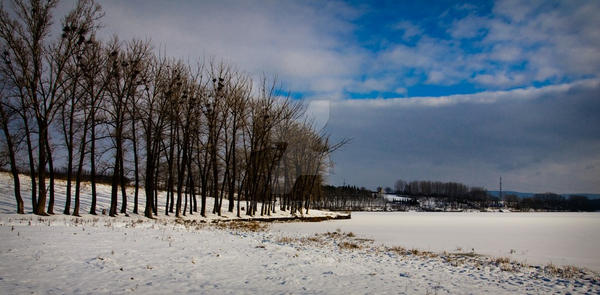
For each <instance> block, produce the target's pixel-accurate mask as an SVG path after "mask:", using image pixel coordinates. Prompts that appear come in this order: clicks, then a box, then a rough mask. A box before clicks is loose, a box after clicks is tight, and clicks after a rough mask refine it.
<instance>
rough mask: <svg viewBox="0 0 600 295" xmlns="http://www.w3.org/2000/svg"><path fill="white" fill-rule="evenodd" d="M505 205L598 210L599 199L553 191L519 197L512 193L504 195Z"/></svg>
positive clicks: (519, 207)
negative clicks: (559, 193)
mask: <svg viewBox="0 0 600 295" xmlns="http://www.w3.org/2000/svg"><path fill="white" fill-rule="evenodd" d="M503 199H504V202H505V205H506V206H507V207H510V208H514V209H517V210H523V211H527V210H530V209H533V210H545V211H600V199H596V200H590V199H589V198H588V197H586V196H579V195H570V196H569V197H564V196H561V195H558V194H555V193H543V194H535V195H533V197H528V198H519V197H518V196H516V195H514V194H509V195H506V196H504V198H503Z"/></svg>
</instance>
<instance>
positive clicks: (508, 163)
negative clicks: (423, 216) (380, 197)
mask: <svg viewBox="0 0 600 295" xmlns="http://www.w3.org/2000/svg"><path fill="white" fill-rule="evenodd" d="M100 3H101V4H102V6H103V8H104V10H105V11H106V17H105V18H104V21H103V22H104V24H105V28H104V30H103V33H102V34H103V36H104V37H106V38H108V37H109V36H110V35H112V34H118V35H119V36H120V37H121V38H122V39H129V38H142V39H145V38H148V39H151V40H152V43H153V45H154V47H155V49H156V50H157V51H163V52H164V51H166V52H167V54H168V55H170V56H175V57H179V58H182V59H184V60H187V61H190V62H195V61H197V60H199V59H202V58H215V59H217V60H223V61H225V62H227V63H230V64H231V65H233V66H235V67H237V68H239V69H240V70H243V71H246V72H248V73H249V74H251V75H254V76H256V77H258V76H260V75H263V74H267V75H272V76H276V77H277V79H278V80H279V81H280V82H281V84H282V85H283V87H284V88H285V89H286V90H287V91H289V92H290V93H291V95H292V97H294V98H296V99H305V100H306V101H307V104H309V105H310V107H309V110H310V112H311V113H312V114H313V115H314V116H315V118H316V120H317V121H318V122H322V123H325V122H328V124H327V131H328V132H329V133H331V134H332V136H334V137H351V138H352V139H353V141H352V143H351V144H350V145H348V146H347V147H345V148H344V149H343V150H341V151H339V152H338V153H336V154H335V155H334V156H333V159H334V161H335V163H336V164H335V167H334V168H333V169H332V170H331V175H330V177H329V181H330V182H332V183H334V184H341V183H343V182H344V181H345V182H347V183H352V184H356V185H364V186H366V187H372V188H373V187H376V186H380V185H381V186H392V185H393V182H394V181H395V180H396V179H398V178H403V179H405V180H412V179H431V180H442V181H460V182H464V183H467V184H469V185H480V186H486V187H488V188H489V189H496V186H497V183H498V178H499V177H500V176H503V179H505V188H506V189H510V190H521V191H534V192H535V191H555V192H559V193H569V192H590V193H592V192H596V193H597V192H600V129H599V128H600V127H597V126H600V102H599V100H600V77H598V75H599V73H600V53H599V52H600V50H599V49H600V30H599V29H598V28H600V18H599V17H598V15H600V1H586V0H572V1H518V0H500V1H476V2H464V1H266V0H264V1H263V0H256V1H237V0H224V1H170V2H166V1H158V0H157V1H142V0H130V1H116V0H106V1H101V2H100ZM72 5H73V4H72V2H69V1H67V2H63V4H61V8H60V9H62V10H66V9H67V8H68V7H71V6H72ZM348 119H351V121H348Z"/></svg>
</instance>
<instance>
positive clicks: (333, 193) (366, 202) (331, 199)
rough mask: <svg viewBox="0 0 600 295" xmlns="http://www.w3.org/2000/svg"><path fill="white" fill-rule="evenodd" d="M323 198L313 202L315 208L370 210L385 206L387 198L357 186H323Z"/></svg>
mask: <svg viewBox="0 0 600 295" xmlns="http://www.w3.org/2000/svg"><path fill="white" fill-rule="evenodd" d="M322 191H323V198H321V199H320V200H319V201H316V202H314V203H313V205H312V207H313V208H321V209H328V210H354V211H358V210H370V209H373V208H380V207H382V206H385V200H384V199H382V198H375V197H374V196H373V192H372V191H370V190H368V189H366V188H364V187H361V188H359V187H356V186H349V185H344V186H332V185H324V186H323V187H322Z"/></svg>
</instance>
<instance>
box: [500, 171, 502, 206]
mask: <svg viewBox="0 0 600 295" xmlns="http://www.w3.org/2000/svg"><path fill="white" fill-rule="evenodd" d="M500 200H502V176H500Z"/></svg>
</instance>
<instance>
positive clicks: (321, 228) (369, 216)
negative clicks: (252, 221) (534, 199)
mask: <svg viewBox="0 0 600 295" xmlns="http://www.w3.org/2000/svg"><path fill="white" fill-rule="evenodd" d="M337 228H340V229H341V230H343V231H350V232H354V233H355V234H357V235H360V236H365V237H368V238H371V239H374V240H375V241H376V242H379V243H383V244H386V245H390V246H391V245H400V246H403V247H409V248H418V249H423V250H429V251H434V252H442V251H448V252H456V251H472V250H474V251H475V252H477V253H480V254H487V255H491V256H495V257H509V258H510V259H513V260H518V261H522V262H525V263H529V264H538V265H545V264H548V263H553V264H558V265H575V266H579V267H587V268H590V269H592V270H595V271H600V251H598V245H600V213H598V212H595V213H573V212H571V213H550V212H547V213H491V212H485V213H482V212H471V213H449V212H353V213H352V219H351V220H343V221H341V220H340V221H327V222H323V223H320V224H294V223H283V224H276V225H274V227H273V229H274V230H280V231H283V232H287V233H315V232H317V233H319V232H326V231H332V230H335V229H337Z"/></svg>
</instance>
